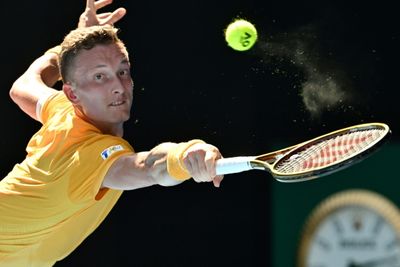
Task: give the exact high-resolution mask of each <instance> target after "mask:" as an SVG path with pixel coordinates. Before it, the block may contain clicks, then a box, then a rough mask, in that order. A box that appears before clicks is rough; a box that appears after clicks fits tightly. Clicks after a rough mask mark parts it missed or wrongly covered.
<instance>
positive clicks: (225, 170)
mask: <svg viewBox="0 0 400 267" xmlns="http://www.w3.org/2000/svg"><path fill="white" fill-rule="evenodd" d="M252 159H254V157H232V158H223V159H219V160H217V165H216V172H217V175H224V174H231V173H238V172H243V171H248V170H252V169H253V168H252V167H251V165H250V160H252Z"/></svg>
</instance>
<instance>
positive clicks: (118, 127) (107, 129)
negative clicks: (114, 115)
mask: <svg viewBox="0 0 400 267" xmlns="http://www.w3.org/2000/svg"><path fill="white" fill-rule="evenodd" d="M75 113H76V115H77V116H78V117H79V118H81V119H82V120H84V121H86V122H88V123H90V124H92V125H93V126H95V127H96V128H97V129H99V130H100V132H101V133H103V134H109V135H113V136H118V137H122V136H123V135H124V123H123V122H119V123H104V122H101V121H94V120H92V119H90V118H88V117H87V116H85V115H84V114H83V112H82V111H81V110H80V109H79V108H75Z"/></svg>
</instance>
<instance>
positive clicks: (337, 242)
mask: <svg viewBox="0 0 400 267" xmlns="http://www.w3.org/2000/svg"><path fill="white" fill-rule="evenodd" d="M399 224H400V213H399V212H398V210H397V208H396V207H395V206H394V205H393V204H392V203H390V202H389V201H388V200H387V199H385V198H383V197H382V196H380V195H377V194H376V193H372V192H368V191H365V190H363V191H360V190H357V191H354V190H352V191H346V192H342V193H341V194H337V195H335V196H334V197H332V198H329V199H328V200H327V201H326V202H323V203H322V204H321V206H320V207H318V208H317V209H316V211H315V212H314V213H313V214H312V216H311V218H310V221H309V223H308V224H307V225H306V229H305V231H304V234H303V237H302V243H301V246H300V259H299V265H300V266H302V267H400V230H399Z"/></svg>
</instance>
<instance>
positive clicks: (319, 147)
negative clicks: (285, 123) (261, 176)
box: [216, 123, 391, 182]
mask: <svg viewBox="0 0 400 267" xmlns="http://www.w3.org/2000/svg"><path fill="white" fill-rule="evenodd" d="M390 133H391V131H390V129H389V126H388V125H386V124H384V123H365V124H359V125H354V126H350V127H347V128H343V129H340V130H337V131H334V132H331V133H328V134H325V135H321V136H319V137H316V138H314V139H311V140H309V141H306V142H303V143H300V144H297V145H294V146H290V147H288V148H284V149H281V150H278V151H274V152H270V153H267V154H263V155H259V156H242V157H231V158H223V159H219V160H218V161H217V165H216V171H217V175H224V174H232V173H239V172H243V171H248V170H263V171H268V172H270V173H271V175H272V176H273V177H274V178H275V179H277V180H278V181H280V182H301V181H305V180H310V179H314V178H318V177H322V176H325V175H328V174H331V173H333V172H336V171H339V170H342V169H344V168H346V167H349V166H351V165H353V164H355V163H357V162H360V161H361V160H363V159H365V158H366V157H367V156H369V155H371V153H372V152H374V151H376V150H377V148H379V147H380V146H381V145H382V144H384V143H385V142H383V141H384V140H387V138H388V136H389V135H390Z"/></svg>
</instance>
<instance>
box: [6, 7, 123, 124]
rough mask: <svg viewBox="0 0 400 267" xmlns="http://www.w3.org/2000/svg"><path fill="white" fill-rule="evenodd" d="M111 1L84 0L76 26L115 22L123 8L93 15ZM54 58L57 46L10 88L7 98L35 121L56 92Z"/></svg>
mask: <svg viewBox="0 0 400 267" xmlns="http://www.w3.org/2000/svg"><path fill="white" fill-rule="evenodd" d="M111 3H112V0H99V1H95V0H87V1H86V8H85V11H84V12H83V13H82V14H81V16H80V17H79V22H78V27H88V26H93V25H104V24H114V23H115V22H117V21H119V20H120V19H121V18H122V17H123V16H124V15H125V13H126V10H125V9H124V8H118V9H116V10H115V11H114V12H106V13H100V14H97V11H98V10H99V9H101V8H102V7H104V6H107V5H109V4H111ZM57 60H58V54H57V49H50V50H48V52H47V53H45V54H44V55H42V56H40V57H39V58H38V59H36V60H35V61H34V62H33V63H32V64H31V65H30V66H29V68H28V69H27V70H26V71H25V72H24V73H23V74H22V75H21V76H20V77H19V78H18V79H17V80H16V81H15V82H14V83H13V85H12V87H11V89H10V97H11V99H12V100H13V101H14V102H15V103H16V104H17V105H18V106H19V107H20V108H21V109H22V110H23V111H24V112H25V113H26V114H28V115H29V116H31V117H32V118H33V119H35V120H38V121H40V118H38V117H37V116H38V114H37V110H38V109H40V105H41V103H42V102H44V100H45V99H47V98H48V97H49V96H50V95H52V94H54V93H55V92H56V90H55V89H53V88H52V87H53V86H54V85H55V83H56V82H57V80H59V78H60V73H59V70H58V65H57Z"/></svg>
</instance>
